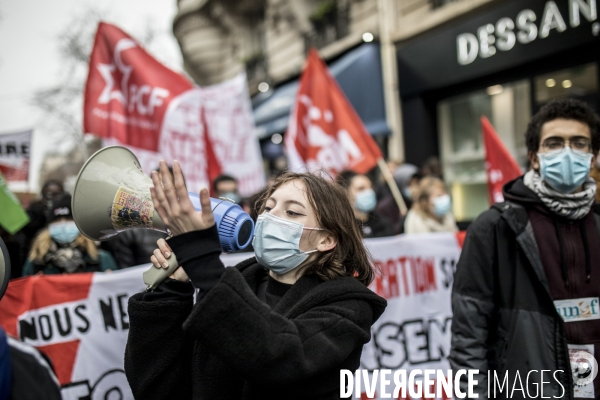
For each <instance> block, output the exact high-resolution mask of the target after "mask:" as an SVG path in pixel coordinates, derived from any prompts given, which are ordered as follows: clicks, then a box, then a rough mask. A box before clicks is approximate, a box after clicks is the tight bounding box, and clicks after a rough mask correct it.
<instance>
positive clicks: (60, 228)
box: [48, 221, 79, 244]
mask: <svg viewBox="0 0 600 400" xmlns="http://www.w3.org/2000/svg"><path fill="white" fill-rule="evenodd" d="M48 229H49V230H50V236H51V237H52V239H54V241H55V242H58V243H60V244H69V243H71V242H72V241H74V240H75V239H77V237H78V236H79V229H77V225H75V222H74V221H65V222H53V223H51V224H50V225H48Z"/></svg>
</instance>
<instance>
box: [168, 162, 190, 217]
mask: <svg viewBox="0 0 600 400" xmlns="http://www.w3.org/2000/svg"><path fill="white" fill-rule="evenodd" d="M173 184H174V187H175V194H176V196H177V197H178V198H179V201H180V203H181V205H182V206H183V205H184V204H186V203H188V202H186V201H185V200H189V196H188V190H187V187H186V186H185V179H183V171H182V170H181V164H179V161H177V160H174V161H173ZM189 203H190V204H189V205H190V206H191V207H192V208H194V207H193V206H192V204H191V203H192V202H191V201H189ZM186 205H187V204H186Z"/></svg>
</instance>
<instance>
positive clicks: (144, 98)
mask: <svg viewBox="0 0 600 400" xmlns="http://www.w3.org/2000/svg"><path fill="white" fill-rule="evenodd" d="M192 88H193V85H192V83H190V82H189V81H188V80H187V79H186V78H185V77H183V76H182V75H180V74H178V73H176V72H174V71H172V70H170V69H169V68H167V67H165V66H164V65H162V64H161V63H160V62H158V61H157V60H156V59H154V57H152V56H151V55H149V54H148V53H147V52H146V51H145V50H144V49H143V48H142V47H141V46H140V45H139V43H137V42H136V41H135V40H134V39H133V38H132V37H131V36H129V35H128V34H127V33H125V32H123V31H122V30H121V29H119V28H117V27H116V26H114V25H110V24H107V23H104V22H101V23H100V24H99V25H98V31H97V32H96V38H95V41H94V48H93V50H92V54H91V56H90V66H89V73H88V80H87V84H86V87H85V99H84V114H83V129H84V132H85V133H92V134H95V135H98V136H100V137H103V138H114V139H116V140H118V142H120V143H123V144H127V145H131V146H134V147H136V148H139V149H145V150H149V151H153V152H156V151H157V150H158V147H159V139H160V129H161V126H162V123H163V118H164V116H165V113H166V111H167V109H168V107H169V103H170V102H171V100H173V99H174V98H175V97H177V96H178V95H180V94H182V93H183V92H185V91H187V90H189V89H192Z"/></svg>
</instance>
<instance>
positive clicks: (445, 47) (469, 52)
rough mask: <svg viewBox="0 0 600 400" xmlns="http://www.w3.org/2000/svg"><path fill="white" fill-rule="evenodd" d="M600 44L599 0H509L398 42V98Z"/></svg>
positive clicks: (588, 48)
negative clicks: (427, 32)
mask: <svg viewBox="0 0 600 400" xmlns="http://www.w3.org/2000/svg"><path fill="white" fill-rule="evenodd" d="M598 44H600V19H599V17H598V0H547V1H543V0H508V1H503V2H500V4H499V5H497V6H496V7H492V8H487V9H485V10H484V11H482V12H480V13H479V14H476V16H475V17H472V18H470V19H468V20H466V21H464V22H462V23H458V24H454V25H450V27H448V28H445V29H441V30H437V31H433V32H431V34H429V36H427V35H424V36H423V38H422V39H417V40H414V41H412V42H409V43H408V44H406V45H403V46H401V47H399V49H398V52H397V56H398V77H399V80H400V82H399V86H400V92H401V95H402V97H403V98H407V97H412V96H415V95H419V94H420V93H422V92H424V91H428V90H436V89H440V88H443V87H448V86H452V85H455V84H459V83H462V82H466V81H469V80H472V79H476V78H479V77H483V76H486V75H491V74H494V73H497V72H500V71H505V70H507V69H510V68H514V67H518V66H520V65H524V64H526V63H529V62H533V61H538V60H541V59H548V58H549V57H552V56H554V55H556V56H557V57H564V56H563V55H561V53H563V54H565V53H566V52H569V54H573V53H574V52H578V51H579V50H581V51H579V53H580V54H581V53H582V52H587V53H589V54H590V57H592V56H593V54H595V53H596V49H597V48H598Z"/></svg>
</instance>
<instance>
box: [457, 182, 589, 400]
mask: <svg viewBox="0 0 600 400" xmlns="http://www.w3.org/2000/svg"><path fill="white" fill-rule="evenodd" d="M512 185H516V186H517V185H520V186H522V187H524V186H523V183H522V178H518V179H517V180H516V181H513V182H510V183H509V184H507V185H506V186H505V191H506V189H507V187H508V188H510V187H511V186H512ZM505 198H510V193H508V194H507V193H506V192H505ZM597 222H598V220H597ZM452 312H453V320H452V344H451V351H450V356H449V361H450V364H451V366H452V369H453V370H454V371H456V370H459V369H478V370H479V371H480V374H479V375H478V376H476V378H475V379H476V380H477V381H478V384H477V386H476V390H475V393H477V394H479V399H482V398H483V399H486V398H488V376H487V374H488V371H490V373H493V371H495V372H496V375H497V376H498V380H499V382H500V383H502V381H503V379H504V376H505V373H506V371H508V390H509V391H510V390H512V387H513V385H514V383H515V381H516V379H517V377H516V374H517V372H518V373H519V376H520V379H521V381H522V385H523V388H525V386H526V378H527V377H528V373H529V372H530V371H532V370H537V372H536V373H532V374H530V375H529V390H530V395H531V397H534V394H535V392H534V389H535V388H536V386H535V385H536V384H538V385H539V386H537V387H538V388H540V387H541V381H542V376H541V374H540V371H541V370H550V371H551V372H550V373H548V372H546V373H545V375H544V376H543V381H544V382H546V383H545V384H544V391H543V396H544V397H553V396H554V397H556V398H558V397H561V398H565V399H572V398H573V380H572V377H571V366H570V363H569V354H568V346H567V340H566V336H565V330H564V325H563V324H564V323H563V321H562V318H561V317H560V315H559V314H558V313H557V311H556V308H555V307H554V303H553V299H552V296H551V294H550V288H549V284H548V280H547V277H546V273H545V271H544V266H543V265H542V261H541V258H540V253H539V250H538V245H537V244H536V240H535V236H534V233H533V228H532V226H531V223H530V221H529V219H528V213H527V210H526V209H525V208H524V207H523V206H521V205H519V204H515V203H510V202H505V203H497V204H495V205H494V206H493V207H492V208H491V209H490V210H488V211H486V212H484V213H483V214H481V215H480V216H479V217H478V218H477V219H476V220H475V221H474V222H473V223H472V224H471V226H470V227H469V230H468V231H467V236H466V239H465V242H464V246H463V249H462V253H461V256H460V259H459V261H458V264H457V268H456V273H455V277H454V285H453V289H452ZM558 370H562V371H563V372H562V373H561V372H558V373H556V375H555V377H556V380H555V379H554V378H553V375H552V374H554V373H555V372H556V371H558ZM491 378H492V379H494V376H493V375H491ZM557 380H558V382H560V384H559V383H558V382H557ZM493 383H494V382H493V380H492V381H491V382H490V387H491V388H493ZM561 385H562V387H561ZM465 387H466V381H465V380H462V381H461V388H463V391H464V389H465ZM497 387H498V386H497ZM517 387H519V383H518V382H517ZM492 390H493V389H492ZM497 390H499V389H497ZM538 390H539V389H538ZM493 394H494V393H493V391H492V392H491V396H490V397H493ZM509 394H510V393H509ZM524 394H525V396H523V393H522V392H521V391H515V392H513V397H512V398H523V397H527V392H525V393H524ZM496 397H497V398H506V397H507V396H506V388H505V389H504V392H503V393H502V394H499V393H497V394H496ZM539 397H541V395H540V394H539V393H538V398H539Z"/></svg>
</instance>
